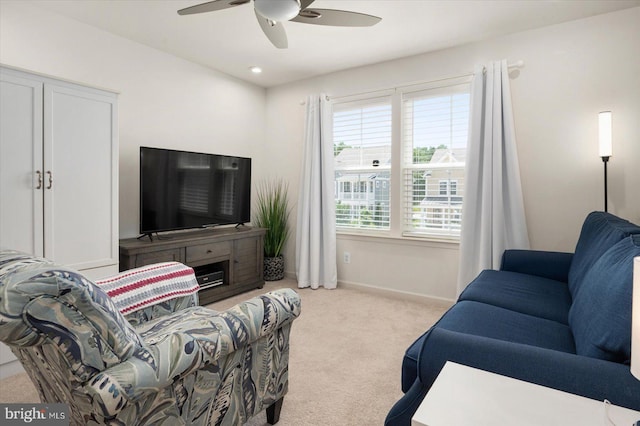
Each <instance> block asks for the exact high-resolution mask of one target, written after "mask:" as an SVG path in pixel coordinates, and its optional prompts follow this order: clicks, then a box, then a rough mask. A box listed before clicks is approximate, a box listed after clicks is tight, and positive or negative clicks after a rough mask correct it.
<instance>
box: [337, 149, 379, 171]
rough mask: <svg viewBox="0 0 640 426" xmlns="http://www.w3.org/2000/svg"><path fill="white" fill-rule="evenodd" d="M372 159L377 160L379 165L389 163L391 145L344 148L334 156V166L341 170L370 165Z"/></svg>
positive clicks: (371, 164)
mask: <svg viewBox="0 0 640 426" xmlns="http://www.w3.org/2000/svg"><path fill="white" fill-rule="evenodd" d="M374 160H378V161H379V165H381V166H382V165H385V164H386V165H389V164H391V146H388V145H387V146H372V147H363V148H351V147H349V148H344V149H343V150H342V151H340V153H339V154H338V155H337V156H336V158H335V168H336V170H341V169H353V168H362V167H371V166H373V161H374Z"/></svg>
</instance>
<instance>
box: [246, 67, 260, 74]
mask: <svg viewBox="0 0 640 426" xmlns="http://www.w3.org/2000/svg"><path fill="white" fill-rule="evenodd" d="M249 70H250V71H251V72H252V73H254V74H260V73H261V72H262V68H260V67H249Z"/></svg>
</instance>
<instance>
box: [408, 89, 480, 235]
mask: <svg viewBox="0 0 640 426" xmlns="http://www.w3.org/2000/svg"><path fill="white" fill-rule="evenodd" d="M469 103H470V95H469V85H468V84H458V85H453V86H447V87H439V88H434V89H426V90H420V91H415V92H409V93H403V94H402V135H403V138H402V150H403V161H402V175H403V179H404V184H403V192H404V196H403V199H404V206H403V207H404V208H403V213H404V218H403V219H404V220H403V224H402V233H403V235H411V236H425V237H444V238H459V236H460V225H461V222H460V217H461V214H462V199H463V198H462V185H461V183H462V182H464V165H465V157H466V149H467V139H468V133H469Z"/></svg>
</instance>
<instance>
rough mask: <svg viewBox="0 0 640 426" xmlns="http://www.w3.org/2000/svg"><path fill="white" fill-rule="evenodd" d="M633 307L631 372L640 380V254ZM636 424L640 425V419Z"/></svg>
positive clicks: (636, 270) (635, 274)
mask: <svg viewBox="0 0 640 426" xmlns="http://www.w3.org/2000/svg"><path fill="white" fill-rule="evenodd" d="M631 309H632V311H631V312H632V313H631V315H632V316H631V374H633V375H634V376H635V377H636V378H637V379H638V380H640V256H639V257H636V258H634V259H633V296H632V301H631ZM636 425H640V420H638V422H637V423H636Z"/></svg>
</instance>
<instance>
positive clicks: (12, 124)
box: [0, 71, 44, 256]
mask: <svg viewBox="0 0 640 426" xmlns="http://www.w3.org/2000/svg"><path fill="white" fill-rule="evenodd" d="M0 76H1V79H0V247H4V248H10V249H15V250H21V251H24V252H28V253H31V254H33V255H36V256H42V255H43V254H44V252H43V236H42V227H43V222H42V189H38V186H39V185H40V188H41V184H40V183H39V179H38V176H42V82H39V81H35V80H29V79H26V78H21V77H17V76H14V75H10V74H7V73H5V72H4V71H3V72H2V73H1V74H0ZM38 173H39V174H40V175H38Z"/></svg>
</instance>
